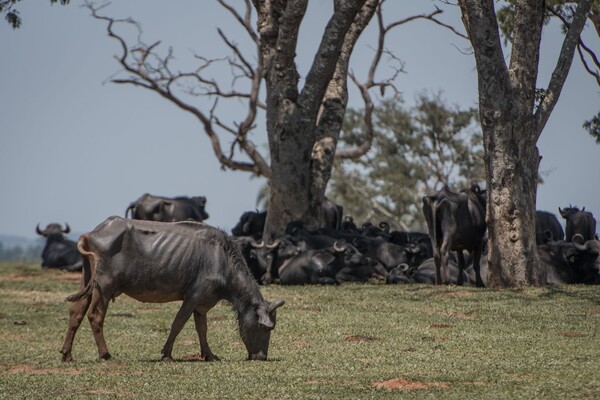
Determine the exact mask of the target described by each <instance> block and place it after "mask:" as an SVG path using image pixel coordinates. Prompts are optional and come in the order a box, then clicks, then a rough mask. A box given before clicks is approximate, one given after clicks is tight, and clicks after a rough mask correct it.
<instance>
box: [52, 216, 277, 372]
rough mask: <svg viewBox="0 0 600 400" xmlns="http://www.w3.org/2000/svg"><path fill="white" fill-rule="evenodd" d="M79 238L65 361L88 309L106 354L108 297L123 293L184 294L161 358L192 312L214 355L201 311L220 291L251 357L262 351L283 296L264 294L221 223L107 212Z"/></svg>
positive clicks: (154, 297)
mask: <svg viewBox="0 0 600 400" xmlns="http://www.w3.org/2000/svg"><path fill="white" fill-rule="evenodd" d="M77 246H78V248H79V251H80V252H81V254H82V255H83V260H84V266H83V270H84V272H83V274H82V280H81V287H80V291H79V292H78V293H76V294H74V295H72V296H69V297H68V298H67V300H69V301H71V302H73V304H72V305H71V309H70V318H69V326H68V330H67V334H66V337H65V341H64V344H63V347H62V349H61V353H62V359H63V361H71V360H72V355H71V350H72V347H73V340H74V338H75V334H76V332H77V329H78V328H79V326H80V324H81V321H82V320H83V317H84V316H85V314H86V312H87V310H88V309H89V314H88V319H89V322H90V325H91V327H92V332H93V334H94V339H95V341H96V346H97V347H98V353H99V355H100V358H102V359H110V358H111V355H110V353H109V351H108V347H107V345H106V342H105V340H104V332H103V326H104V317H105V316H106V312H107V308H108V305H109V302H110V300H111V299H115V298H116V297H117V296H119V295H120V294H122V293H124V294H126V295H128V296H130V297H132V298H134V299H136V300H139V301H142V302H150V303H165V302H170V301H178V300H182V301H183V303H182V304H181V308H180V309H179V311H178V312H177V315H176V316H175V320H174V321H173V323H172V325H171V330H170V333H169V336H168V338H167V341H166V343H165V345H164V347H163V349H162V354H163V356H162V359H163V360H164V361H172V355H171V353H172V350H173V343H174V342H175V338H176V337H177V335H178V334H179V332H180V331H181V329H182V328H183V326H184V325H185V323H186V322H187V320H188V319H189V318H190V316H191V315H192V314H193V315H194V322H195V325H196V331H197V333H198V338H199V340H200V356H201V357H202V358H203V359H204V360H206V361H211V360H218V357H217V356H216V355H214V354H213V352H212V351H211V349H210V347H209V346H208V342H207V339H206V330H207V323H206V314H207V313H208V311H209V310H210V309H211V308H212V307H214V306H215V305H216V304H217V302H219V301H220V300H222V299H225V300H228V301H230V302H231V303H232V305H233V308H234V310H235V311H236V312H237V319H238V323H239V331H240V334H241V336H242V340H243V342H244V344H245V346H246V349H247V351H248V359H250V360H265V359H266V358H267V352H268V349H269V340H270V336H271V331H272V329H273V328H274V327H275V322H276V309H277V308H278V307H280V306H281V305H283V303H284V302H283V300H277V301H275V302H273V303H269V302H267V301H265V299H264V298H263V296H262V294H261V293H260V290H259V287H258V284H257V283H256V281H255V280H254V278H253V277H252V275H251V274H250V271H249V270H248V267H247V265H246V263H245V261H244V259H243V257H242V255H241V253H240V251H239V249H238V248H237V246H236V244H235V243H234V242H233V240H232V239H231V238H230V237H229V236H228V235H227V234H225V233H224V232H223V231H221V230H219V229H216V228H213V227H211V226H208V225H205V224H202V223H196V222H191V221H186V222H176V223H162V222H153V221H137V220H130V219H123V218H121V217H110V218H108V219H107V220H105V221H104V222H102V223H101V224H100V225H98V226H97V227H96V228H95V229H94V230H93V231H92V232H90V233H86V234H84V235H82V236H81V238H80V239H79V242H78V244H77Z"/></svg>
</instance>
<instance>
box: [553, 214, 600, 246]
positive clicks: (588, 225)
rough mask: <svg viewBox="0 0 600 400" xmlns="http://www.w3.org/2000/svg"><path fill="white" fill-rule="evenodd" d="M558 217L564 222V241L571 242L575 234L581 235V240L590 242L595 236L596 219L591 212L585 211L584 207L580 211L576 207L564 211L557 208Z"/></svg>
mask: <svg viewBox="0 0 600 400" xmlns="http://www.w3.org/2000/svg"><path fill="white" fill-rule="evenodd" d="M558 212H560V215H561V216H562V217H563V218H564V219H565V220H566V224H565V240H566V241H567V242H571V241H573V237H574V236H575V235H577V234H579V235H581V237H582V238H583V240H592V239H594V238H595V236H596V219H595V218H594V216H593V215H592V213H591V212H589V211H585V207H583V208H582V209H581V210H579V208H577V207H567V208H565V209H561V208H560V207H559V208H558Z"/></svg>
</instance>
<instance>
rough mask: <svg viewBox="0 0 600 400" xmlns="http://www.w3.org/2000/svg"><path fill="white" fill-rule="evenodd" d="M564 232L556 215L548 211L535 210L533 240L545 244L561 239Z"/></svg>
mask: <svg viewBox="0 0 600 400" xmlns="http://www.w3.org/2000/svg"><path fill="white" fill-rule="evenodd" d="M564 237H565V233H564V231H563V228H562V226H560V222H558V218H556V215H554V214H552V213H550V212H548V211H539V210H538V211H536V212H535V242H536V244H538V245H540V244H546V243H548V242H550V241H556V240H563V239H564Z"/></svg>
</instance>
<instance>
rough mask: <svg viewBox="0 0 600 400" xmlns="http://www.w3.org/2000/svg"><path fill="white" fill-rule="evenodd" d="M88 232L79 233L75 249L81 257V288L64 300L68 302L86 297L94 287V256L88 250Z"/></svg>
mask: <svg viewBox="0 0 600 400" xmlns="http://www.w3.org/2000/svg"><path fill="white" fill-rule="evenodd" d="M88 237H89V236H88V234H85V235H81V237H80V238H79V241H78V242H77V250H79V252H80V253H81V257H82V258H83V270H82V275H81V280H82V285H81V286H83V289H82V290H80V291H79V292H77V293H75V294H72V295H70V296H68V297H67V298H66V299H65V300H66V301H70V302H76V301H79V300H81V299H84V298H87V297H89V296H91V295H92V292H93V291H94V288H95V287H96V280H95V279H94V275H96V262H95V261H96V258H95V255H94V253H93V252H91V251H89V247H88Z"/></svg>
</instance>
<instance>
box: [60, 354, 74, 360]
mask: <svg viewBox="0 0 600 400" xmlns="http://www.w3.org/2000/svg"><path fill="white" fill-rule="evenodd" d="M62 361H63V362H71V361H73V356H72V355H71V353H62Z"/></svg>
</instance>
